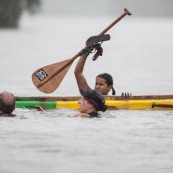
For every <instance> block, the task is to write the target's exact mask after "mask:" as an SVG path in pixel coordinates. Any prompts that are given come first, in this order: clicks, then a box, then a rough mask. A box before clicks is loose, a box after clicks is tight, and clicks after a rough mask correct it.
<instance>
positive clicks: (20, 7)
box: [0, 0, 173, 28]
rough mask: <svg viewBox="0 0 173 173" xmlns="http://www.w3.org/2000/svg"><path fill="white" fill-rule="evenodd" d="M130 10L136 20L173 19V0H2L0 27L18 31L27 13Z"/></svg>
mask: <svg viewBox="0 0 173 173" xmlns="http://www.w3.org/2000/svg"><path fill="white" fill-rule="evenodd" d="M125 7H126V8H127V9H128V10H129V11H130V12H131V13H132V14H133V15H134V17H144V16H145V17H173V10H172V7H173V0H88V1H81V0H63V1H62V0H0V27H3V28H7V27H13V28H17V27H18V26H19V21H20V18H21V16H22V14H23V12H24V11H27V12H29V13H30V14H34V13H36V12H38V10H39V12H40V14H48V15H67V16H68V15H70V16H73V15H77V16H81V15H91V16H94V15H97V16H101V15H113V16H115V14H116V13H117V15H118V14H120V11H122V9H124V8H125Z"/></svg>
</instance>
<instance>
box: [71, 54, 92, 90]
mask: <svg viewBox="0 0 173 173" xmlns="http://www.w3.org/2000/svg"><path fill="white" fill-rule="evenodd" d="M87 57H88V55H85V54H84V55H82V56H81V57H80V59H79V61H78V62H77V65H76V68H75V71H74V74H75V77H76V81H77V85H78V88H83V89H86V90H88V89H90V87H89V85H88V83H87V81H86V78H85V76H84V74H83V69H84V66H85V62H86V59H87Z"/></svg>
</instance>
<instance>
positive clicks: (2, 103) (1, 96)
mask: <svg viewBox="0 0 173 173" xmlns="http://www.w3.org/2000/svg"><path fill="white" fill-rule="evenodd" d="M14 109H15V97H14V95H13V94H12V93H10V92H7V91H4V92H2V93H0V116H1V115H4V116H11V115H12V112H13V111H14Z"/></svg>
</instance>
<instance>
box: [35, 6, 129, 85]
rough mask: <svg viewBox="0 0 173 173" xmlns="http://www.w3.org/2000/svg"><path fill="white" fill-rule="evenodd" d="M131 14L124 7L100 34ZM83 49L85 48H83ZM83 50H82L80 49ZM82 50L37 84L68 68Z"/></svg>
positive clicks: (45, 81) (42, 83) (43, 82)
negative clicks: (119, 14) (122, 11)
mask: <svg viewBox="0 0 173 173" xmlns="http://www.w3.org/2000/svg"><path fill="white" fill-rule="evenodd" d="M127 14H128V15H131V13H130V12H129V11H128V10H127V9H126V8H125V9H124V13H123V14H122V15H121V16H119V17H118V18H117V19H116V20H115V21H113V22H112V23H111V24H110V25H109V26H108V27H107V28H105V29H104V30H103V31H102V32H101V33H100V34H99V35H104V34H105V33H106V32H107V31H108V30H110V29H111V28H112V27H113V26H114V25H115V24H116V23H117V22H119V21H120V20H121V19H122V18H123V17H125V16H126V15H127ZM82 50H83V49H82ZM80 52H81V51H80ZM80 52H78V53H77V54H76V55H74V56H73V57H72V58H71V59H69V60H68V61H67V62H66V63H64V65H62V67H60V68H59V69H57V71H55V72H54V73H52V74H51V75H50V76H48V77H47V78H45V79H44V80H43V81H42V82H41V83H39V84H38V85H37V88H40V87H42V86H43V85H44V84H45V83H47V82H48V81H49V80H50V79H52V78H53V77H55V76H56V75H57V74H58V73H59V72H61V71H62V70H63V69H64V68H66V67H67V66H68V65H70V64H71V63H72V62H73V61H74V60H75V59H76V58H77V57H78V56H79V55H80Z"/></svg>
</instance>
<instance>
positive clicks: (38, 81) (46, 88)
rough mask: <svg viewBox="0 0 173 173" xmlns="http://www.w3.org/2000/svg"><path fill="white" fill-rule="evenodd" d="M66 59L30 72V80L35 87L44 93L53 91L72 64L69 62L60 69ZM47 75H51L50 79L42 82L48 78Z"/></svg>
mask: <svg viewBox="0 0 173 173" xmlns="http://www.w3.org/2000/svg"><path fill="white" fill-rule="evenodd" d="M67 61H68V60H65V61H61V62H58V63H55V64H51V65H48V66H45V67H42V68H40V69H38V70H36V71H35V72H34V73H33V74H32V81H33V83H34V85H35V86H36V88H37V89H38V90H40V91H41V92H44V93H52V92H53V91H55V90H56V89H57V88H58V86H59V85H60V83H61V82H62V80H63V78H64V76H65V75H66V73H67V71H68V70H69V68H70V66H71V65H72V62H71V63H70V64H68V65H67V66H66V67H64V68H63V69H62V70H61V68H62V67H63V66H64V64H66V63H67ZM59 70H60V71H59ZM49 76H52V77H51V78H50V80H48V81H46V82H45V83H44V80H46V78H48V77H49Z"/></svg>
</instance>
